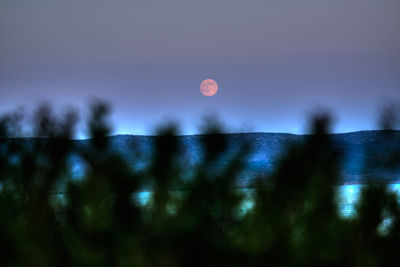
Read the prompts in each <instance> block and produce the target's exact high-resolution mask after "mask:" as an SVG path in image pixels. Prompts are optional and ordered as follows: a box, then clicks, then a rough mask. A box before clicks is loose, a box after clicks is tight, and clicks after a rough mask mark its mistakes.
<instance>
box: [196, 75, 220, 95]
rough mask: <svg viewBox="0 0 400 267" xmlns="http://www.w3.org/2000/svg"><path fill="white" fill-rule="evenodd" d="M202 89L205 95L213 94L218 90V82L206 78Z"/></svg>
mask: <svg viewBox="0 0 400 267" xmlns="http://www.w3.org/2000/svg"><path fill="white" fill-rule="evenodd" d="M200 91H201V93H202V94H203V95H205V96H213V95H215V94H216V93H217V91H218V84H217V82H216V81H214V80H213V79H206V80H204V81H202V82H201V84H200Z"/></svg>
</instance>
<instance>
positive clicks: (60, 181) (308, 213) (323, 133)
mask: <svg viewBox="0 0 400 267" xmlns="http://www.w3.org/2000/svg"><path fill="white" fill-rule="evenodd" d="M108 114H109V107H108V106H107V105H106V104H104V103H102V102H94V103H92V107H91V114H90V115H89V118H88V121H87V122H86V125H87V129H88V132H89V134H90V136H91V138H90V139H88V140H86V141H76V140H73V137H74V134H75V132H76V125H77V121H78V117H77V115H76V112H74V111H68V112H67V113H66V114H65V116H62V117H57V116H55V115H54V113H53V112H52V110H51V109H50V107H49V106H47V105H44V106H41V107H40V108H39V109H38V110H37V112H36V113H35V116H34V120H33V122H32V125H31V126H32V133H33V134H34V136H35V137H34V138H21V135H22V134H23V133H22V131H23V130H22V129H23V128H24V127H22V126H24V125H23V124H24V123H25V122H24V116H23V115H22V114H21V113H18V112H17V113H12V114H6V115H4V116H2V117H1V118H0V210H1V215H0V245H1V249H0V253H1V257H0V265H1V266H394V264H396V260H397V259H396V256H397V251H398V249H399V248H400V205H399V202H398V199H397V196H396V195H395V194H394V193H393V192H391V191H389V190H388V188H387V186H386V185H384V184H378V185H377V184H373V185H368V186H365V187H363V189H362V192H361V197H360V201H359V202H358V204H357V207H356V215H355V216H353V217H351V218H343V217H341V216H340V215H339V213H338V204H337V200H336V191H335V187H334V185H335V184H337V183H338V182H339V181H340V179H341V177H340V176H341V174H340V164H341V160H342V151H340V150H338V149H337V146H335V145H334V143H333V140H332V136H331V135H329V127H330V119H329V116H328V115H326V114H318V115H317V116H315V117H314V119H313V120H312V122H311V124H310V127H311V132H312V134H310V135H307V136H306V137H305V138H304V140H303V141H301V142H297V143H293V144H290V145H288V147H287V149H286V150H285V151H284V153H282V154H281V156H280V157H279V160H278V164H277V166H276V168H275V169H274V170H273V171H272V172H269V173H263V174H261V175H260V176H259V177H258V178H257V182H256V183H255V187H254V188H252V189H245V190H248V191H245V190H243V189H240V188H238V179H239V178H240V177H241V175H243V169H244V168H245V165H246V160H247V157H248V156H249V154H250V153H251V151H252V149H254V147H252V145H251V144H250V143H246V142H239V143H235V144H232V143H231V142H230V141H229V140H228V139H227V135H226V134H223V131H222V130H221V129H222V128H221V127H220V123H218V122H216V121H211V122H209V123H208V124H206V126H205V127H204V134H203V135H201V136H199V137H198V140H199V146H200V148H201V151H200V152H199V154H200V157H199V160H197V161H195V163H194V164H193V162H192V161H191V160H190V158H188V155H186V154H185V153H184V151H183V148H182V143H181V142H180V136H179V135H178V128H177V126H175V125H173V124H168V125H165V126H163V127H161V128H159V131H158V133H157V135H156V136H154V137H153V138H152V144H151V145H152V146H151V147H152V148H151V151H149V153H150V155H151V157H150V158H149V160H148V161H146V162H145V164H144V165H143V164H142V167H140V168H139V167H138V166H137V165H135V164H132V162H130V161H129V160H127V158H126V156H122V155H121V153H119V152H118V151H116V150H115V149H114V148H113V145H112V144H111V143H110V138H109V137H108V136H109V135H110V133H111V126H110V123H109V121H108ZM394 118H395V116H393V115H387V116H386V117H384V118H383V119H382V121H383V124H384V127H385V128H387V127H389V126H390V128H392V127H391V125H392V124H391V122H392V121H394ZM398 147H399V146H398V144H396V143H395V140H393V145H391V149H388V150H387V154H385V155H384V156H382V157H379V158H378V159H381V160H378V161H377V162H375V164H372V165H371V164H368V166H376V170H375V172H372V171H371V172H368V173H371V175H374V176H379V175H384V170H386V169H388V168H392V169H393V168H395V167H396V166H398V163H399V161H398V158H397V155H398V150H397V149H398ZM127 150H128V151H129V153H131V154H130V155H129V158H133V159H134V160H136V161H137V162H139V161H143V158H146V157H141V155H140V151H139V150H138V149H136V148H135V146H134V145H132V147H128V148H127ZM390 150H392V151H390ZM369 152H371V151H369ZM372 153H374V152H373V151H372ZM372 158H374V159H376V158H377V157H368V156H367V157H366V160H367V161H368V160H371V159H372ZM77 161H79V164H80V166H81V167H82V169H81V170H82V175H81V176H79V177H76V175H75V174H74V173H73V170H72V169H73V167H74V166H73V165H74V164H77V163H76V162H77ZM71 162H72V163H71ZM71 164H72V165H71ZM143 166H144V167H143ZM370 178H371V177H365V182H366V183H368V182H369V181H372V179H370ZM374 178H376V177H374ZM373 180H374V181H376V179H373ZM149 190H150V191H151V200H150V201H149V202H148V203H147V204H146V205H142V204H139V202H138V201H137V196H138V194H139V193H140V192H142V191H149ZM249 192H250V194H253V196H254V206H253V208H251V209H250V210H248V211H245V212H243V211H242V210H241V205H242V203H243V201H244V200H245V199H246V195H247V194H248V193H249Z"/></svg>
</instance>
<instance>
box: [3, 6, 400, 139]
mask: <svg viewBox="0 0 400 267" xmlns="http://www.w3.org/2000/svg"><path fill="white" fill-rule="evenodd" d="M399 14H400V1H399V0H335V1H328V0H296V1H295V0H292V1H289V0H279V1H278V0H247V1H239V0H201V1H200V0H169V1H161V0H159V1H156V0H140V1H133V0H112V1H111V0H108V1H106V0H68V1H64V0H35V1H32V0H1V2H0V111H4V110H11V109H14V108H15V107H17V106H24V107H26V108H27V109H30V108H33V107H34V106H36V105H37V103H39V102H41V101H43V100H47V101H49V102H51V103H53V105H54V106H56V107H57V108H59V107H64V106H67V105H74V106H77V107H84V106H85V105H86V104H87V103H88V101H89V100H90V99H91V98H92V97H97V98H100V99H105V100H107V101H109V102H110V103H111V104H112V107H113V119H114V120H113V122H114V125H115V127H116V133H133V134H147V133H150V132H152V130H153V129H154V126H155V125H156V124H157V123H158V122H160V121H163V120H165V118H176V119H179V120H181V122H182V123H183V131H184V133H195V132H196V131H197V127H198V125H199V124H200V122H201V118H202V117H203V116H204V115H211V116H213V114H218V115H219V117H220V118H221V119H223V120H224V121H226V124H227V125H228V126H232V128H231V130H232V131H274V132H276V131H277V132H292V133H302V132H304V129H305V122H306V118H307V115H308V114H310V112H312V111H313V110H315V109H316V108H319V107H325V108H328V109H330V110H332V111H333V112H334V114H335V115H336V124H335V125H336V126H335V128H334V130H335V131H337V132H347V131H355V130H363V129H374V128H375V126H376V123H375V122H376V118H377V111H378V110H379V107H381V106H382V105H383V104H384V103H385V102H386V101H397V100H398V101H400V16H399ZM206 78H213V79H215V80H216V81H217V82H218V84H219V91H218V93H217V94H216V95H215V96H212V97H205V96H203V95H201V93H200V90H199V86H200V82H201V81H202V80H203V79H206Z"/></svg>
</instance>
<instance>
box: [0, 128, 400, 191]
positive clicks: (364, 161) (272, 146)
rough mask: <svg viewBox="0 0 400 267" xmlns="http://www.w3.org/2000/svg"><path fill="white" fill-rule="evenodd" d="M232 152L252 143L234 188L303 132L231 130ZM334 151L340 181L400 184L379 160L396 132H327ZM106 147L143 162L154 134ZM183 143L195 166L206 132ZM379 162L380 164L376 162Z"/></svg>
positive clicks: (398, 137) (398, 173)
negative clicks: (336, 156) (232, 131)
mask: <svg viewBox="0 0 400 267" xmlns="http://www.w3.org/2000/svg"><path fill="white" fill-rule="evenodd" d="M223 135H224V137H225V138H226V140H227V143H228V144H229V148H230V151H231V152H234V151H235V150H237V149H239V148H240V147H241V146H243V145H244V144H250V146H251V149H250V152H249V155H248V156H247V158H246V165H245V167H244V170H243V172H242V174H241V175H240V179H239V180H238V181H237V187H253V186H254V179H255V178H257V177H259V176H262V175H265V174H268V173H270V172H271V171H272V170H274V167H276V164H277V161H278V160H279V159H280V157H281V156H283V155H282V153H283V152H284V151H286V150H285V149H286V148H288V147H289V145H291V144H296V143H300V142H303V141H304V140H305V138H306V137H307V135H295V134H287V133H231V134H223ZM329 137H330V138H331V140H332V144H333V146H334V149H335V150H336V151H337V152H338V153H340V154H341V158H342V160H341V163H340V174H341V180H340V181H338V185H348V184H363V183H365V182H366V180H365V179H364V177H369V178H370V180H369V182H370V183H384V184H391V183H400V168H393V169H389V170H388V169H387V168H383V167H384V166H381V165H382V164H381V162H382V161H383V162H384V161H385V159H388V160H389V159H390V158H391V157H392V156H393V155H391V154H390V153H387V152H388V151H391V150H396V148H399V147H400V131H397V130H390V131H387V130H386V131H385V130H375V131H359V132H351V133H340V134H329ZM104 138H106V139H107V141H108V143H109V147H110V150H112V151H115V152H117V153H118V154H120V155H121V156H122V157H123V158H124V159H125V160H126V162H127V163H129V164H130V165H131V166H132V167H133V168H134V167H137V166H139V165H142V166H145V165H146V164H148V163H149V160H150V159H151V156H152V155H151V153H152V146H153V144H154V139H155V138H156V137H155V136H144V135H114V136H109V137H104ZM177 139H178V142H179V143H180V144H181V148H182V155H183V158H184V160H185V162H186V163H188V164H192V165H194V164H196V162H199V161H200V160H201V158H202V152H201V141H202V139H204V135H181V136H178V137H177ZM46 141H48V140H47V139H46V138H13V139H9V138H0V147H1V145H4V144H5V143H7V142H20V143H22V144H24V145H26V146H28V147H29V146H32V145H33V143H36V142H38V143H41V142H46ZM72 143H73V146H74V147H76V148H85V147H88V146H89V144H90V140H89V139H88V140H73V142H72ZM228 154H229V152H228V153H227V154H226V155H225V156H223V157H221V158H220V160H219V164H221V165H224V164H227V162H228V160H229V155H228ZM378 162H379V165H378V164H377V163H378ZM70 163H71V169H72V171H73V176H74V177H79V176H80V175H82V171H83V170H82V168H83V165H82V164H83V163H82V161H81V160H80V159H79V157H73V156H72V157H71V158H70Z"/></svg>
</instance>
